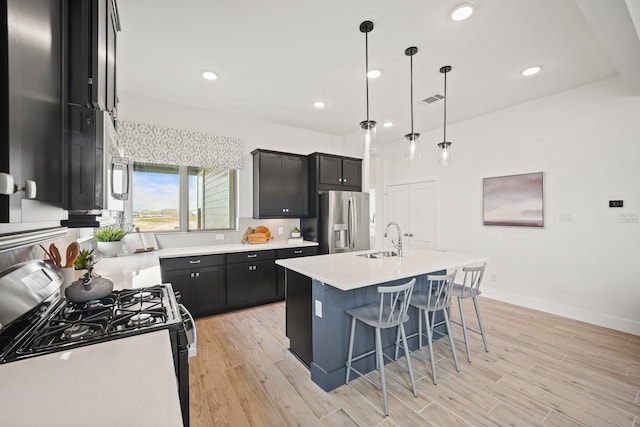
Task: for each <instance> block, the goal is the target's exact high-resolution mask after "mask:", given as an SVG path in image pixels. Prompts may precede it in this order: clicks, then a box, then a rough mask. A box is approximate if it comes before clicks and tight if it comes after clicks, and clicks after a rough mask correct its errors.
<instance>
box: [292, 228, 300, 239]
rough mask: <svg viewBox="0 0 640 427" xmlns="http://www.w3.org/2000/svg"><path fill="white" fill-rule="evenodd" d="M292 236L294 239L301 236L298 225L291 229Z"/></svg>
mask: <svg viewBox="0 0 640 427" xmlns="http://www.w3.org/2000/svg"><path fill="white" fill-rule="evenodd" d="M291 237H292V238H294V239H297V238H299V237H300V229H299V228H298V227H294V228H293V230H291Z"/></svg>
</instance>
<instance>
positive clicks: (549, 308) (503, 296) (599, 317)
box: [482, 288, 640, 336]
mask: <svg viewBox="0 0 640 427" xmlns="http://www.w3.org/2000/svg"><path fill="white" fill-rule="evenodd" d="M482 296H484V297H487V298H491V299H495V300H498V301H504V302H508V303H510V304H515V305H519V306H522V307H527V308H532V309H534V310H540V311H544V312H545V313H551V314H555V315H558V316H562V317H568V318H570V319H574V320H579V321H581V322H586V323H591V324H594V325H598V326H604V327H606V328H611V329H615V330H618V331H622V332H628V333H630V334H634V335H639V336H640V321H636V320H631V319H624V318H622V317H615V316H611V315H609V314H604V313H597V312H594V311H590V310H584V309H581V308H576V307H571V306H568V305H563V304H557V303H554V302H550V301H546V300H542V299H538V298H533V297H529V296H526V295H519V294H513V293H510V292H504V291H499V290H495V289H488V288H484V289H482Z"/></svg>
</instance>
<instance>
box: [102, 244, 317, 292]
mask: <svg viewBox="0 0 640 427" xmlns="http://www.w3.org/2000/svg"><path fill="white" fill-rule="evenodd" d="M307 246H318V244H317V243H316V242H307V241H305V242H303V243H296V244H289V243H288V242H287V241H286V240H285V241H271V242H269V243H264V244H256V245H210V246H194V247H187V248H170V249H159V250H155V251H152V252H144V253H139V254H131V255H121V256H118V257H115V258H102V259H101V260H100V261H99V262H98V263H97V264H96V269H95V271H96V273H98V274H100V275H101V276H104V277H108V278H109V279H111V280H113V284H114V289H133V288H144V287H148V286H155V285H157V284H159V283H162V275H161V273H160V258H176V257H186V256H198V255H215V254H225V253H234V252H252V251H266V250H270V249H287V248H300V247H307Z"/></svg>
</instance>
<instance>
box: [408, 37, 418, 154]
mask: <svg viewBox="0 0 640 427" xmlns="http://www.w3.org/2000/svg"><path fill="white" fill-rule="evenodd" d="M416 53H418V48H417V47H415V46H412V47H408V48H406V49H405V51H404V54H405V55H407V56H408V57H409V60H410V64H411V65H410V69H411V86H410V87H411V133H408V134H406V135H405V136H404V137H405V138H407V140H408V141H409V146H408V149H407V152H406V154H405V156H404V158H405V159H406V160H409V161H413V160H417V159H419V158H420V151H419V150H418V138H420V134H419V133H416V132H414V131H413V55H415V54H416Z"/></svg>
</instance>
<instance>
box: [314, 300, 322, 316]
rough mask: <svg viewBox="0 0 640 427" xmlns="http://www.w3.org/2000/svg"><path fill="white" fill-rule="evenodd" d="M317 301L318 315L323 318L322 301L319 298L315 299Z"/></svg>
mask: <svg viewBox="0 0 640 427" xmlns="http://www.w3.org/2000/svg"><path fill="white" fill-rule="evenodd" d="M315 301H316V316H318V317H320V318H321V317H322V301H318V300H315Z"/></svg>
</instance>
